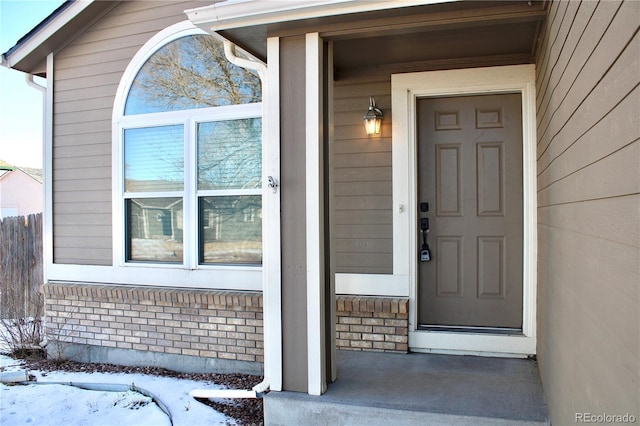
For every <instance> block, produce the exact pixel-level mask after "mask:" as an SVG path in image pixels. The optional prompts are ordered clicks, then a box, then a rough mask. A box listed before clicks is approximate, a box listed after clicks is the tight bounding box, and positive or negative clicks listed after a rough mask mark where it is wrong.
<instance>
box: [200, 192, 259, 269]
mask: <svg viewBox="0 0 640 426" xmlns="http://www.w3.org/2000/svg"><path fill="white" fill-rule="evenodd" d="M199 204H200V205H199V211H200V224H201V226H200V263H209V264H260V263H261V262H262V220H261V219H262V197H261V196H260V195H240V196H222V197H201V198H200V202H199ZM247 211H251V212H253V213H252V214H253V216H254V218H255V219H259V220H253V221H248V220H247V217H248V216H247Z"/></svg>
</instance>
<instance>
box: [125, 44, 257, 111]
mask: <svg viewBox="0 0 640 426" xmlns="http://www.w3.org/2000/svg"><path fill="white" fill-rule="evenodd" d="M260 100H261V86H260V78H259V77H258V76H257V75H256V74H254V73H253V72H251V71H248V70H246V69H244V68H240V67H238V66H236V65H233V64H232V63H230V62H229V61H228V60H227V59H226V58H225V56H224V49H223V47H222V43H221V42H220V41H218V40H217V39H216V38H215V37H213V36H208V35H194V36H188V37H183V38H180V39H178V40H176V41H174V42H171V43H169V44H167V45H166V46H164V47H162V48H161V49H159V50H158V51H157V52H156V53H155V54H154V55H153V56H151V58H149V60H148V61H147V62H146V63H145V64H144V65H143V67H142V68H141V69H140V72H139V73H138V75H137V76H136V79H135V81H134V83H133V85H132V86H131V90H130V92H129V97H128V99H127V104H126V107H125V114H127V115H128V114H144V113H150V112H163V111H175V110H185V109H193V108H206V107H214V106H223V105H238V104H247V103H255V102H260Z"/></svg>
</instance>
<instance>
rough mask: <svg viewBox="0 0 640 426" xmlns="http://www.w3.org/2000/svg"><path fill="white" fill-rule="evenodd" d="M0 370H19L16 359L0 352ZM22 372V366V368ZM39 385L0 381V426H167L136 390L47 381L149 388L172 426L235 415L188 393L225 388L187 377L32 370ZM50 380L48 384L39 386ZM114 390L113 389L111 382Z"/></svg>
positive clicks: (217, 422)
mask: <svg viewBox="0 0 640 426" xmlns="http://www.w3.org/2000/svg"><path fill="white" fill-rule="evenodd" d="M0 369H5V371H8V372H10V371H13V372H17V371H21V370H22V368H21V367H20V365H19V361H16V360H14V359H12V358H9V357H7V356H4V355H0ZM22 371H23V370H22ZM29 374H32V375H34V376H35V377H36V379H37V382H38V383H40V384H39V385H36V384H31V385H26V386H21V385H19V386H7V385H4V384H0V423H1V424H2V426H24V425H38V426H58V425H65V426H86V425H87V419H88V418H90V419H91V422H90V423H91V425H92V426H102V425H104V426H113V425H148V426H150V425H153V426H164V425H167V426H169V425H170V424H171V423H170V421H169V418H168V416H167V415H166V414H165V413H164V412H163V411H162V410H161V409H160V408H159V407H158V406H157V405H156V404H154V403H153V402H152V401H150V398H147V397H145V396H144V395H142V394H140V393H137V392H113V391H110V392H107V391H95V390H93V391H91V390H82V389H79V388H77V387H73V386H67V385H59V384H51V383H69V382H74V383H92V384H105V385H108V384H122V385H130V384H132V383H133V384H135V385H136V386H138V387H140V388H142V389H145V390H147V391H148V392H150V393H151V394H153V395H155V396H156V397H157V398H158V399H159V400H160V401H162V402H163V403H164V404H165V406H166V407H167V409H168V410H169V412H170V413H171V416H172V418H173V424H174V425H175V426H197V425H203V424H206V425H227V424H234V423H235V422H234V421H233V419H231V418H229V417H227V416H225V415H224V414H222V413H219V412H217V411H215V410H214V409H213V408H211V407H209V406H207V405H204V404H202V403H200V402H198V401H196V400H195V399H194V398H193V397H191V396H190V395H189V392H191V391H193V390H196V389H204V390H213V389H223V387H222V386H220V385H217V384H214V383H209V382H204V381H195V380H187V379H175V378H171V377H160V376H152V375H147V374H128V373H66V372H60V371H57V372H56V371H52V372H48V373H46V374H44V373H43V372H40V371H33V370H30V371H29ZM45 383H49V384H47V385H43V384H45ZM109 388H111V389H113V387H111V386H109Z"/></svg>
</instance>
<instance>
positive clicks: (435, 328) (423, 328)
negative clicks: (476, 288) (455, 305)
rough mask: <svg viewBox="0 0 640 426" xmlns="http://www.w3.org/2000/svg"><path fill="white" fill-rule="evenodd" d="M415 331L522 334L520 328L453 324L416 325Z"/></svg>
mask: <svg viewBox="0 0 640 426" xmlns="http://www.w3.org/2000/svg"><path fill="white" fill-rule="evenodd" d="M417 331H436V332H438V331H439V332H444V333H473V334H497V335H506V336H523V335H524V333H523V332H522V329H521V328H506V327H467V326H455V325H426V324H421V325H419V326H418V330H417Z"/></svg>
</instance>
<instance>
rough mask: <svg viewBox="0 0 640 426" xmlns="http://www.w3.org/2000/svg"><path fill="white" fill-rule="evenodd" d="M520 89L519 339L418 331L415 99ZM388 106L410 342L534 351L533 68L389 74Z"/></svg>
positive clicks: (397, 267) (397, 258)
mask: <svg viewBox="0 0 640 426" xmlns="http://www.w3.org/2000/svg"><path fill="white" fill-rule="evenodd" d="M485 93H520V94H521V95H522V118H523V120H522V137H523V147H522V154H523V168H522V173H523V209H524V213H523V227H524V242H523V277H522V279H523V318H522V320H523V329H522V332H523V336H496V335H486V334H483V335H474V336H476V337H473V338H471V335H470V334H466V333H445V332H433V331H418V330H417V304H416V298H417V267H418V265H417V262H418V257H417V255H416V247H418V245H417V232H418V230H417V200H416V197H417V162H416V151H417V150H416V145H417V142H416V141H417V137H416V124H415V123H416V99H417V98H420V97H429V96H432V97H433V96H450V95H472V94H485ZM391 102H392V111H393V117H394V120H393V153H392V158H393V159H392V168H393V206H394V212H393V273H394V275H396V274H397V275H401V276H407V277H408V280H409V282H408V284H409V347H410V348H411V349H412V350H417V351H433V350H437V351H447V350H455V351H458V352H476V353H477V352H482V353H485V352H494V353H505V354H506V353H508V354H522V355H526V354H535V353H536V288H537V274H536V259H537V232H536V221H537V212H536V156H535V147H536V130H535V124H536V115H535V111H536V109H535V66H534V65H513V66H504V67H487V68H474V69H459V70H446V71H429V72H419V73H407V74H394V75H392V76H391Z"/></svg>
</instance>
